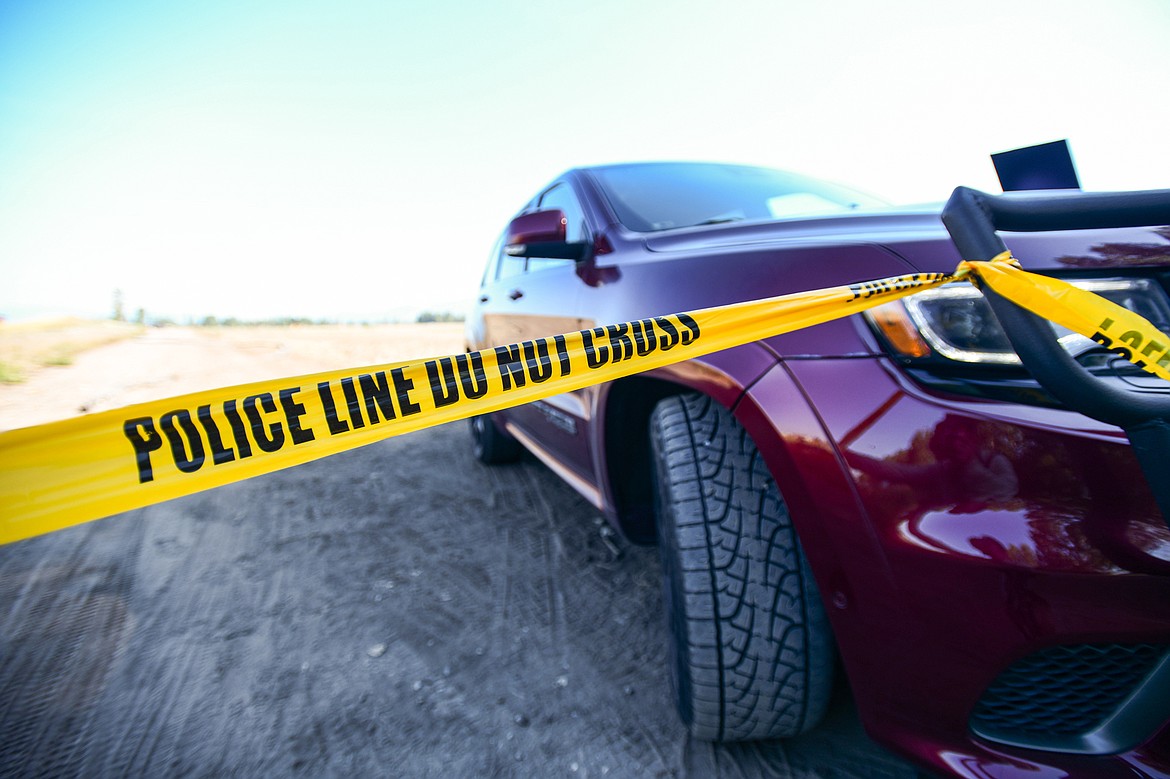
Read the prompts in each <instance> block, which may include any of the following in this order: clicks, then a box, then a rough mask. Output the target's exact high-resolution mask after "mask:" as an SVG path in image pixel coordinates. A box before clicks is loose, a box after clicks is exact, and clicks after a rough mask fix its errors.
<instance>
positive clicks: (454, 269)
mask: <svg viewBox="0 0 1170 779" xmlns="http://www.w3.org/2000/svg"><path fill="white" fill-rule="evenodd" d="M1167 40H1170V3H1168V2H1165V0H1110V1H1109V2H1080V1H1079V0H1061V1H1059V2H1034V1H1032V2H1030V1H1029V0H986V1H984V2H980V3H970V2H954V3H952V2H947V1H946V0H921V1H914V2H912V1H910V0H887V1H886V2H861V1H860V0H858V1H853V0H836V1H833V2H803V3H795V2H784V1H782V0H781V1H774V2H733V1H732V2H727V3H723V4H715V3H711V2H704V3H700V2H646V3H637V2H633V1H632V0H627V1H625V2H620V1H614V0H597V1H596V2H589V3H581V2H574V3H567V2H565V3H536V2H499V1H492V0H485V1H483V2H471V1H470V0H468V1H466V2H454V1H453V0H433V1H432V2H425V3H406V2H399V1H398V0H391V1H390V2H373V1H372V0H370V1H368V2H324V1H323V0H313V1H311V2H309V1H306V2H298V1H297V0H282V1H281V2H275V1H272V2H227V1H226V0H201V2H198V3H182V2H153V1H150V0H74V1H73V2H66V1H64V0H4V1H3V2H2V3H0V280H2V283H0V314H5V315H8V316H10V317H25V316H30V315H45V314H62V313H67V314H80V315H97V316H102V315H107V314H108V313H109V311H110V310H111V302H112V300H113V291H114V290H115V289H121V290H123V294H124V299H125V304H126V307H127V309H128V310H130V311H133V310H134V309H136V308H138V307H139V306H142V307H144V308H145V309H146V310H147V312H148V314H151V315H158V316H168V317H172V318H175V319H180V320H181V319H185V318H188V317H195V318H201V317H202V316H204V315H206V314H212V315H215V316H219V317H227V316H236V317H240V318H267V317H277V316H308V317H314V318H330V319H338V320H360V319H370V320H380V319H385V318H394V317H413V316H414V314H416V313H417V312H418V311H419V310H421V309H449V310H454V309H461V308H464V307H465V306H466V304H467V303H468V302H469V301H470V300H471V298H472V294H473V290H474V287H475V285H476V283H477V281H478V279H479V274H480V270H481V268H482V265H483V262H484V259H485V258H486V255H487V252H488V250H489V248H490V246H491V244H492V242H493V241H494V239H495V237H496V235H497V234H498V232H499V231H500V230H501V229H502V227H503V225H504V223H505V222H506V221H507V219H508V217H509V216H510V215H511V214H512V213H513V212H514V211H515V210H516V209H517V208H518V207H519V206H520V205H521V204H522V203H523V201H525V200H526V199H527V198H528V197H529V196H530V195H531V194H532V193H533V192H534V191H535V190H536V189H537V188H538V187H540V186H541V185H542V184H544V183H545V182H547V181H548V180H549V179H551V178H552V177H553V176H555V175H556V174H558V173H559V172H561V171H562V170H564V169H566V168H569V167H572V166H575V165H580V164H590V163H598V162H616V161H627V160H641V159H706V160H727V161H736V162H750V163H760V164H765V165H773V166H776V167H781V168H787V169H790V170H795V171H798V172H801V173H807V174H811V175H817V176H821V177H824V178H829V179H832V180H837V181H841V182H843V183H848V184H853V185H855V186H857V187H859V188H862V189H865V190H869V191H872V192H874V193H876V194H879V195H884V196H886V197H888V198H890V199H892V200H895V201H899V202H913V201H929V200H942V199H945V198H946V196H947V195H948V194H949V192H950V190H951V189H952V188H953V187H954V186H955V185H958V184H965V185H969V186H976V187H981V188H984V189H989V190H991V191H996V190H997V188H998V185H997V183H996V179H995V175H994V171H993V169H992V167H991V163H990V161H989V158H988V155H989V154H990V153H991V152H995V151H1002V150H1004V149H1009V148H1013V147H1016V146H1023V145H1028V144H1033V143H1040V142H1045V141H1050V140H1056V139H1059V138H1068V139H1069V141H1070V143H1071V145H1072V148H1073V154H1074V156H1075V158H1076V162H1077V165H1078V168H1079V170H1080V173H1081V178H1082V182H1083V183H1084V185H1085V187H1086V188H1087V189H1097V190H1105V189H1125V188H1164V187H1170V154H1168V153H1167V138H1170V101H1168V100H1167V99H1166V88H1165V82H1166V78H1167V76H1168V75H1170V67H1168V66H1167V64H1166V57H1165V48H1166V42H1167Z"/></svg>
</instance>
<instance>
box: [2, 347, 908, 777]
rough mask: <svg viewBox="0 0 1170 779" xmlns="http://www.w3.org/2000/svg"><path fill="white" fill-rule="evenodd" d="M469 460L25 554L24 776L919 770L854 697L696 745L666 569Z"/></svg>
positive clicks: (12, 632)
mask: <svg viewBox="0 0 1170 779" xmlns="http://www.w3.org/2000/svg"><path fill="white" fill-rule="evenodd" d="M200 340H201V339H200V338H199V337H198V336H196V337H193V338H192V339H191V341H192V342H191V343H186V344H185V346H184V355H185V356H184V357H183V360H185V361H187V362H191V361H192V360H196V359H197V358H196V356H195V355H196V354H197V353H199V354H202V353H203V352H202V350H203V349H204V348H206V349H207V350H208V351H207V353H206V354H204V356H203V357H201V358H198V359H206V360H207V362H208V363H209V364H212V363H218V364H227V363H231V362H233V361H235V360H237V359H240V360H242V361H243V362H248V360H247V359H245V358H246V357H247V353H246V352H245V353H244V357H241V356H240V355H239V354H236V353H231V354H230V355H229V352H231V349H230V348H229V347H225V346H224V344H223V343H222V342H218V343H210V344H205V345H204V346H203V347H200V346H197V345H196V344H197V343H198V342H199V341H200ZM149 346H151V344H149V343H146V344H143V343H137V344H135V343H133V342H130V343H125V344H118V345H115V346H111V347H104V350H113V351H114V352H117V351H118V350H131V353H132V354H133V353H135V352H134V351H133V350H135V349H137V350H139V351H138V352H137V354H141V353H142V351H141V350H142V349H144V348H147V347H149ZM90 356H92V355H90ZM100 356H101V355H99V357H100ZM103 359H107V360H112V361H114V362H115V363H117V362H118V361H119V360H122V359H129V358H127V357H126V356H125V355H119V354H110V355H106V356H105V357H104V358H103ZM160 359H162V358H160ZM371 361H373V360H371ZM130 362H131V363H132V362H134V361H133V360H130ZM119 364H121V363H119ZM322 367H342V366H339V365H336V364H334V365H333V366H322ZM81 368H82V365H80V364H79V365H75V366H73V367H70V368H63V369H55V375H54V378H55V379H57V382H58V384H61V385H70V384H72V385H76V384H78V382H79V380H78V381H72V382H71V381H70V380H69V375H70V372H71V371H77V370H79V369H81ZM314 369H315V368H314ZM181 389H186V388H181ZM168 394H173V392H170V393H168ZM469 449H470V447H469V445H468V436H467V434H466V431H465V430H464V428H463V426H462V425H458V426H446V427H441V428H435V429H432V430H427V431H423V432H421V433H415V434H411V435H408V436H404V437H402V438H398V439H391V440H389V441H385V442H382V443H379V444H375V445H373V446H370V447H366V448H365V449H361V450H357V451H353V452H349V453H346V454H342V455H338V456H336V457H333V458H330V459H328V460H323V461H320V462H316V463H312V464H309V465H305V466H301V467H298V468H294V469H291V470H288V471H284V472H281V473H277V474H273V475H271V476H266V477H262V478H257V479H253V480H251V481H247V482H242V483H239V484H235V485H230V486H227V487H222V488H219V489H217V490H213V491H210V492H207V493H203V494H200V495H194V496H191V497H188V498H183V499H180V500H176V501H172V502H169V503H166V504H161V505H158V506H152V507H148V508H145V509H141V510H138V511H134V512H131V513H129V514H126V515H123V516H120V517H116V518H112V519H107V520H103V521H100V522H96V523H91V524H88V525H83V526H79V527H76V528H72V529H70V530H66V531H61V532H59V533H55V534H52V535H49V536H44V537H41V538H35V539H30V540H28V541H23V542H20V543H17V544H12V545H9V546H6V547H0V775H2V776H186V775H192V776H212V775H216V776H219V775H230V776H292V775H303V776H339V775H345V776H351V775H373V776H443V777H448V776H542V777H543V776H569V777H589V776H593V777H597V776H632V777H643V776H648V777H660V776H661V777H665V776H694V777H708V776H734V777H759V776H776V777H789V776H792V777H819V776H833V777H874V776H891V777H894V776H914V775H915V773H914V771H913V770H911V769H909V768H908V767H907V766H905V765H904V764H902V763H901V762H900V761H898V760H896V759H894V758H893V757H891V756H890V755H889V754H888V753H886V752H884V751H883V750H881V749H880V748H878V747H876V746H874V745H873V744H872V743H871V742H869V741H868V739H866V737H865V736H864V735H863V733H862V732H861V728H860V725H859V724H858V722H857V718H856V714H855V713H854V711H853V707H852V704H851V702H850V700H849V698H848V692H847V690H845V689H841V690H840V691H839V694H838V696H837V700H836V702H835V705H834V706H833V708H832V711H831V712H830V716H829V720H828V722H826V724H825V726H823V727H822V728H820V729H818V730H816V731H814V732H813V733H811V734H809V735H807V736H804V737H802V738H799V739H795V740H791V741H788V742H772V743H764V744H754V745H742V746H728V747H723V746H712V745H710V744H705V743H701V742H695V741H692V740H690V739H689V738H688V737H687V735H686V734H685V732H684V730H683V729H682V727H681V725H680V724H679V723H678V721H677V719H676V717H675V715H674V713H673V711H672V706H671V702H670V689H669V681H668V678H667V674H666V662H665V661H666V658H665V651H664V650H665V646H666V635H665V631H666V626H665V622H664V620H663V617H662V614H661V607H660V582H659V577H660V570H659V567H658V561H657V559H656V554H655V552H654V550H652V549H645V548H637V547H631V546H628V545H626V544H624V543H621V542H620V541H616V542H615V541H613V540H611V539H608V538H606V537H603V536H602V535H601V533H600V532H599V528H600V519H599V518H598V517H597V515H596V512H595V511H594V509H593V508H592V507H591V506H590V505H589V504H587V503H586V502H585V501H583V500H582V499H580V498H579V497H578V496H577V495H576V493H574V492H573V491H572V490H571V489H569V488H568V487H566V486H565V485H563V484H562V483H561V482H560V481H559V480H558V479H557V478H556V477H555V476H553V475H552V474H551V473H550V472H548V471H547V470H546V469H544V468H543V466H541V465H539V464H538V463H536V462H535V461H533V460H531V459H527V460H525V461H524V462H522V463H520V464H518V465H516V466H508V467H502V468H495V469H489V468H486V467H483V466H481V465H479V464H478V463H476V462H475V461H474V460H473V459H472V457H471V455H470V451H469Z"/></svg>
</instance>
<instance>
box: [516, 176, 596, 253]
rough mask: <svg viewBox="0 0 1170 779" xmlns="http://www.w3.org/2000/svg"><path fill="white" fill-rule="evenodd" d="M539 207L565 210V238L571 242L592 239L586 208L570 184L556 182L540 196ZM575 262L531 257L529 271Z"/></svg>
mask: <svg viewBox="0 0 1170 779" xmlns="http://www.w3.org/2000/svg"><path fill="white" fill-rule="evenodd" d="M537 207H538V209H539V210H541V211H550V210H552V209H554V208H559V209H560V210H561V211H563V212H564V214H565V223H566V224H565V240H567V241H569V242H570V243H573V242H576V241H590V240H592V238H591V236H590V235H589V228H588V227H586V225H585V209H584V208H582V207H581V202H580V201H579V200H577V196H576V195H575V194H574V193H573V190H572V188H571V187H570V186H569V185H568V184H566V183H564V182H560V183H558V184H554V185H553V186H552V187H551V188H549V189H548V190H546V191H545V193H544V194H543V195H541V196H540V204H539V205H538V206H537ZM573 264H574V262H573V260H555V259H549V258H546V257H530V258H529V259H528V272H529V273H535V272H537V271H542V270H545V269H546V268H561V267H564V266H566V265H573Z"/></svg>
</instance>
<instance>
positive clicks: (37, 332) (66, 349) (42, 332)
mask: <svg viewBox="0 0 1170 779" xmlns="http://www.w3.org/2000/svg"><path fill="white" fill-rule="evenodd" d="M141 332H142V326H141V325H132V324H129V323H126V322H114V321H110V320H97V321H91V320H84V319H54V320H47V321H39V322H18V323H8V322H5V323H0V383H4V384H19V383H21V382H23V381H25V380H27V379H28V377H29V376H30V375H31V374H32V373H33V372H34V371H36V370H37V369H38V368H44V367H48V366H60V365H72V364H73V359H74V358H75V357H76V356H77V355H78V354H80V353H82V352H84V351H86V350H88V349H93V348H94V347H97V346H104V345H105V344H109V343H114V342H115V341H121V340H122V339H124V338H129V337H131V336H134V335H138V334H139V333H141Z"/></svg>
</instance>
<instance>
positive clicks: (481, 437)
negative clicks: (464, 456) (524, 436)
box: [468, 414, 524, 465]
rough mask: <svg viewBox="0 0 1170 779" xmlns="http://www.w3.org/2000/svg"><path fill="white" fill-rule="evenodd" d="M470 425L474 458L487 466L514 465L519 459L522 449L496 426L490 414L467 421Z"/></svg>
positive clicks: (513, 439) (517, 442)
mask: <svg viewBox="0 0 1170 779" xmlns="http://www.w3.org/2000/svg"><path fill="white" fill-rule="evenodd" d="M468 421H469V422H470V423H471V441H472V445H473V447H474V452H475V457H476V459H478V460H479V461H480V462H482V463H485V464H487V465H502V464H503V463H514V462H516V461H517V460H519V459H520V455H521V453H523V451H524V447H523V446H521V445H520V442H519V441H517V440H516V439H515V438H513V437H512V436H510V435H508V434H507V433H505V432H504V431H503V430H501V429H500V428H499V427H497V426H496V423H495V421H494V420H493V419H492V416H491V414H483V415H481V416H478V417H472V418H471V419H470V420H468Z"/></svg>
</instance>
